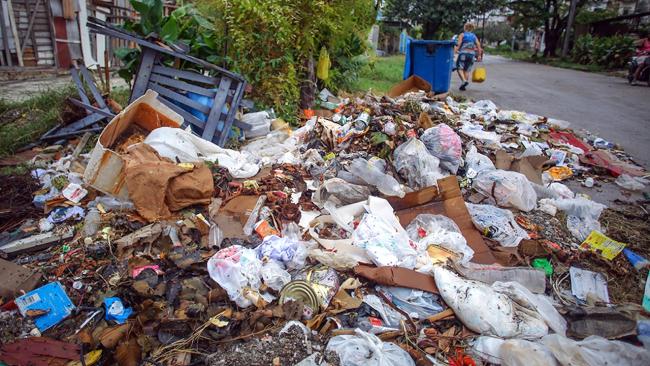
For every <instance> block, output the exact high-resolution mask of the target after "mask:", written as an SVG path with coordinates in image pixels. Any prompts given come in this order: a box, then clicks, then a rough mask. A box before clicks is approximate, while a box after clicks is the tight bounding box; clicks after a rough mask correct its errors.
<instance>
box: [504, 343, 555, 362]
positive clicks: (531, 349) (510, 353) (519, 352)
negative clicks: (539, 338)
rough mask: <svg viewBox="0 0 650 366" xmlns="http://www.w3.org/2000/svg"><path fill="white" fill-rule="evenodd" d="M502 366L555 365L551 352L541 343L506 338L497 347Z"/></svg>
mask: <svg viewBox="0 0 650 366" xmlns="http://www.w3.org/2000/svg"><path fill="white" fill-rule="evenodd" d="M499 356H500V358H501V365H503V366H557V364H558V363H557V360H555V357H554V356H553V353H551V351H550V350H549V349H548V348H547V347H546V346H544V345H543V344H541V343H536V342H531V341H526V340H523V339H508V340H507V341H505V342H503V343H502V344H501V346H500V347H499Z"/></svg>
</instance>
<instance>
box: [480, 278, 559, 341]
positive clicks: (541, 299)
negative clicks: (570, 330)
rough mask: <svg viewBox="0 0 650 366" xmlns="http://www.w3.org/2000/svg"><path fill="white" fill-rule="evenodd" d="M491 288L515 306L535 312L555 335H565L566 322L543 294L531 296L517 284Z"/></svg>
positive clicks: (499, 285)
mask: <svg viewBox="0 0 650 366" xmlns="http://www.w3.org/2000/svg"><path fill="white" fill-rule="evenodd" d="M492 288H493V289H494V290H495V291H498V292H500V293H502V294H506V295H508V297H509V298H511V299H512V300H513V301H514V302H516V303H517V304H519V305H521V306H523V307H525V308H527V309H530V310H534V311H536V312H537V313H538V314H539V316H540V317H541V318H542V319H544V321H545V322H546V324H547V325H548V326H549V328H551V329H552V330H553V331H554V332H555V333H557V334H560V335H562V336H564V335H566V329H567V323H566V320H564V318H563V317H562V315H560V313H558V312H557V310H556V309H555V307H554V306H553V303H552V302H551V300H549V298H548V297H546V295H543V294H537V295H536V294H533V293H532V292H530V290H528V289H527V288H526V287H524V286H523V285H521V284H520V283H519V282H514V281H511V282H495V283H493V284H492Z"/></svg>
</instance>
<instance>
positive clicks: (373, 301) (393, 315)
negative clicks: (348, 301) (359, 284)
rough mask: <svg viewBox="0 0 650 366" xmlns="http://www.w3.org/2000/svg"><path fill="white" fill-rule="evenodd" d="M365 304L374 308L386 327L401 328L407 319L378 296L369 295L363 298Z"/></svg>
mask: <svg viewBox="0 0 650 366" xmlns="http://www.w3.org/2000/svg"><path fill="white" fill-rule="evenodd" d="M363 302H364V303H366V304H368V306H370V307H371V308H373V309H374V310H375V311H376V312H377V313H379V316H380V317H381V319H382V320H383V321H384V323H385V325H386V327H392V328H399V327H400V324H401V322H402V320H404V319H405V317H404V316H403V315H402V314H400V312H399V311H397V310H395V309H393V308H392V307H391V306H390V305H388V304H386V303H385V302H384V301H383V300H382V299H380V298H379V296H377V295H372V294H368V295H365V296H363Z"/></svg>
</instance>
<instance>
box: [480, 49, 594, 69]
mask: <svg viewBox="0 0 650 366" xmlns="http://www.w3.org/2000/svg"><path fill="white" fill-rule="evenodd" d="M485 52H486V53H488V54H490V55H499V56H503V57H506V58H509V59H511V60H516V61H523V62H532V63H536V64H543V65H549V66H554V67H561V68H563V69H571V70H579V71H587V72H604V71H606V69H605V68H604V67H602V66H599V65H582V64H577V63H575V62H572V61H570V60H567V59H562V58H560V57H553V58H547V57H541V56H533V53H532V52H530V51H511V50H510V48H505V47H499V48H491V47H487V48H486V49H485Z"/></svg>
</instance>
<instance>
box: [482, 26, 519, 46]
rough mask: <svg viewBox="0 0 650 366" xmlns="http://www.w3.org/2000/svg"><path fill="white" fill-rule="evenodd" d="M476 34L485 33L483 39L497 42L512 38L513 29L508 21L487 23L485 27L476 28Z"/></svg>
mask: <svg viewBox="0 0 650 366" xmlns="http://www.w3.org/2000/svg"><path fill="white" fill-rule="evenodd" d="M477 33H478V34H485V41H486V42H488V43H496V44H499V43H501V42H503V41H507V40H509V39H511V38H512V34H513V29H512V27H511V26H510V24H508V23H496V24H488V25H486V26H485V29H479V30H477Z"/></svg>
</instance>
